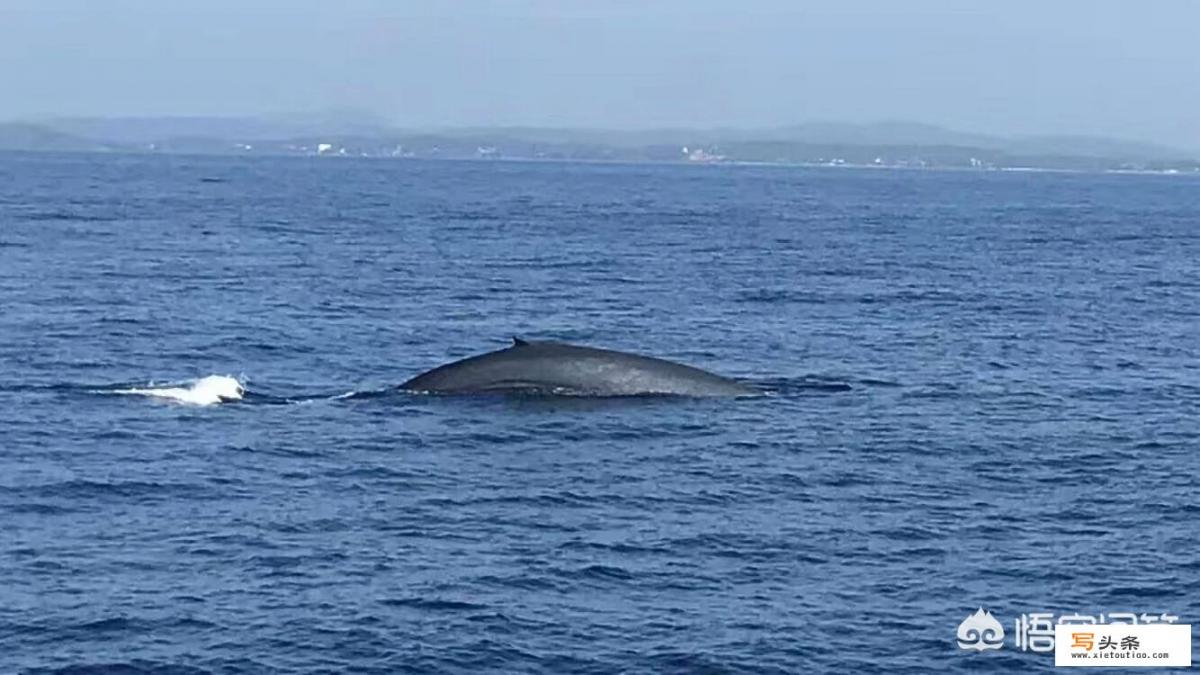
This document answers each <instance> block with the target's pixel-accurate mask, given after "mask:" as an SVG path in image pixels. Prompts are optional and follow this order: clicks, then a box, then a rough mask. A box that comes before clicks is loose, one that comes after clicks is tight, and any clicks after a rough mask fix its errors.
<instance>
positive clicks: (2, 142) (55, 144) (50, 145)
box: [0, 122, 108, 152]
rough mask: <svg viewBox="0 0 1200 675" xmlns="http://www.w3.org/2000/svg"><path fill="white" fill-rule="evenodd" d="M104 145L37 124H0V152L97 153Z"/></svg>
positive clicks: (104, 147)
mask: <svg viewBox="0 0 1200 675" xmlns="http://www.w3.org/2000/svg"><path fill="white" fill-rule="evenodd" d="M106 149H108V148H107V147H106V146H105V144H104V143H102V142H99V141H95V140H90V139H87V138H82V137H79V136H74V135H72V134H68V133H63V132H61V131H57V130H55V129H51V128H49V127H46V126H42V125H38V124H26V123H22V122H8V123H4V122H0V150H24V151H28V152H97V151H103V150H106Z"/></svg>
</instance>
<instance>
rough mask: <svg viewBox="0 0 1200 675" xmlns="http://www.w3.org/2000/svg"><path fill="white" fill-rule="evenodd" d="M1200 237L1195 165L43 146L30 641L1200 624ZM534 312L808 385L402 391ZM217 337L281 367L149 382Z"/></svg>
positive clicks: (678, 641) (798, 639)
mask: <svg viewBox="0 0 1200 675" xmlns="http://www.w3.org/2000/svg"><path fill="white" fill-rule="evenodd" d="M1198 261H1200V181H1197V180H1196V179H1194V178H1188V177H1165V176H1110V175H1085V174H1047V173H1039V174H1015V173H984V172H980V173H970V172H944V173H943V172H926V171H888V170H850V169H845V170H830V169H802V168H783V167H744V166H665V165H664V166H650V165H636V166H633V165H628V166H627V165H605V164H553V163H515V162H513V163H507V162H500V163H487V162H433V161H427V162H417V161H412V162H406V161H385V160H355V159H337V160H329V159H321V160H317V159H238V158H232V159H230V158H187V157H135V156H129V157H123V156H97V155H91V156H89V155H19V154H8V155H4V156H0V672H31V673H43V672H45V673H49V672H62V673H93V672H94V673H109V672H113V673H260V672H263V673H275V672H279V673H286V672H296V673H301V672H304V673H307V672H377V673H392V672H414V673H416V672H449V673H477V672H540V673H568V672H589V673H617V672H621V673H642V672H646V673H659V672H680V673H683V672H703V673H785V672H787V673H792V672H795V673H804V672H873V671H888V672H897V673H928V672H942V671H963V672H1012V671H1035V670H1049V669H1050V667H1051V665H1052V657H1050V656H1049V655H1047V654H1040V653H1034V652H1030V651H1023V650H1021V649H1019V648H1018V647H1017V646H1016V644H1015V642H1014V633H1015V631H1014V623H1013V622H1014V621H1015V620H1016V619H1017V618H1018V617H1019V616H1020V615H1021V614H1024V613H1030V612H1052V613H1055V614H1056V615H1062V614H1070V613H1075V612H1081V613H1084V614H1091V615H1095V614H1100V613H1111V612H1130V611H1132V612H1138V613H1151V614H1156V615H1157V614H1161V613H1163V612H1166V613H1169V614H1171V615H1175V616H1178V617H1179V622H1180V623H1189V622H1200V549H1198V548H1197V539H1198V538H1200V523H1198V518H1200V488H1197V477H1198V476H1200V331H1198V330H1197V329H1198V328H1200V263H1198ZM513 335H519V336H522V337H527V338H534V339H558V340H567V341H573V342H581V343H585V344H590V345H595V346H604V347H611V348H617V349H623V350H629V351H635V352H638V353H645V354H650V355H655V356H660V357H665V358H670V359H675V360H679V361H683V362H686V363H689V364H693V365H697V366H701V367H705V368H708V369H711V370H714V371H716V372H719V373H722V374H726V375H730V376H734V377H737V378H740V379H743V380H746V381H749V382H752V383H755V384H757V385H758V386H760V387H762V388H764V389H765V390H768V391H769V392H771V393H770V395H768V396H764V397H761V398H753V399H739V400H689V399H636V400H581V399H560V400H552V399H536V398H494V397H484V398H451V397H430V396H417V395H411V394H405V393H402V392H397V391H394V390H393V387H394V386H395V385H396V384H397V383H399V382H402V381H404V380H406V379H408V378H409V377H411V376H412V375H414V374H416V373H418V372H421V371H422V370H425V369H427V368H430V367H433V366H435V365H438V364H440V363H443V362H446V361H448V360H452V359H455V358H458V357H462V356H465V355H468V354H472V353H478V352H483V351H489V350H492V349H497V348H501V347H503V346H505V345H506V344H507V343H508V341H509V339H510V337H511V336H513ZM208 375H228V376H232V377H236V378H237V379H238V380H239V381H240V382H241V383H243V384H244V385H245V386H246V388H247V394H246V398H245V399H243V400H242V401H238V402H230V403H224V404H220V405H206V406H205V405H192V404H186V403H181V402H179V401H174V400H171V399H167V398H162V397H154V396H144V395H135V394H122V393H119V392H122V391H129V390H146V389H154V388H160V389H161V388H162V387H167V386H178V387H184V388H186V387H188V386H191V385H190V383H192V382H194V381H195V380H197V379H198V378H202V377H205V376H208ZM980 607H983V608H986V609H988V610H989V611H991V612H992V613H993V614H994V615H995V616H996V617H997V618H998V619H999V620H1000V621H1001V623H1002V625H1003V626H1004V627H1005V629H1006V631H1007V633H1008V635H1007V637H1006V642H1005V644H1004V646H1003V648H1001V649H999V650H996V651H991V652H986V653H977V652H975V651H967V650H962V649H960V648H959V647H958V646H957V643H956V640H955V634H956V633H955V631H956V629H957V627H958V625H959V623H960V622H961V621H962V620H963V619H964V618H965V617H966V616H967V615H969V614H970V613H972V612H974V611H975V610H976V609H977V608H980Z"/></svg>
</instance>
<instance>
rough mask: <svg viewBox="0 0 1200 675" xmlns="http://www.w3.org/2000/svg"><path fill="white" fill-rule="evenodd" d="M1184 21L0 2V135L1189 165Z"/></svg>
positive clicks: (1199, 144)
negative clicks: (954, 148)
mask: <svg viewBox="0 0 1200 675" xmlns="http://www.w3.org/2000/svg"><path fill="white" fill-rule="evenodd" d="M1198 27H1200V2H1192V1H1190V0H1155V1H1154V2H1134V1H1133V0H1128V1H1120V2H1117V1H1111V0H1099V1H1097V0H1058V1H1048V0H1044V1H1039V2H1033V1H1026V0H991V1H987V2H984V1H983V0H980V1H978V2H968V1H959V2H951V1H942V2H935V1H932V0H841V1H829V2H804V1H800V0H796V1H793V2H787V1H784V0H736V1H732V0H731V1H729V2H714V1H711V0H658V1H655V0H642V1H640V2H633V1H629V2H625V1H614V2H600V1H591V2H581V1H577V2H571V1H559V2H551V1H549V0H512V1H509V2H485V1H482V0H476V1H471V0H464V1H462V2H405V1H399V0H394V1H391V2H383V1H380V0H376V1H371V0H338V1H328V2H316V1H313V0H238V1H235V0H209V1H207V2H196V1H192V0H108V1H98V0H0V92H3V96H0V118H17V117H22V118H31V117H43V116H72V115H245V114H258V113H274V112H294V111H315V110H321V109H327V108H359V109H364V110H369V111H371V112H374V113H377V114H379V115H380V116H382V117H384V118H385V119H387V120H390V121H392V122H394V123H396V124H399V125H402V126H409V127H433V126H439V127H441V126H477V125H486V126H491V125H547V126H550V125H552V126H588V127H613V128H644V127H659V126H675V127H683V126H689V127H696V126H738V127H769V126H778V125H786V124H792V123H797V122H805V121H818V120H829V121H846V122H864V121H877V120H912V121H921V122H929V123H934V124H942V125H947V126H950V127H954V128H959V129H963V130H968V131H982V132H993V133H1002V134H1014V133H1020V134H1030V133H1082V134H1100V135H1107V136H1116V137H1123V138H1132V139H1143V140H1154V141H1159V142H1163V143H1168V144H1172V145H1177V146H1183V147H1188V148H1200V45H1198V44H1197V43H1198V42H1200V40H1198V36H1200V28H1198Z"/></svg>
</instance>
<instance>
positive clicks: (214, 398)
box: [106, 375, 246, 405]
mask: <svg viewBox="0 0 1200 675" xmlns="http://www.w3.org/2000/svg"><path fill="white" fill-rule="evenodd" d="M106 393H112V394H130V395H136V396H152V397H154V398H162V399H167V400H170V401H175V402H177V403H187V404H191V405H216V404H218V403H225V402H227V401H240V400H241V399H242V397H243V396H245V394H246V387H245V386H244V385H242V383H241V382H239V381H238V380H237V378H234V377H229V376H228V375H209V376H208V377H202V378H200V379H198V380H194V381H192V382H191V383H190V385H188V386H172V387H146V388H139V389H115V390H109V391H108V392H106Z"/></svg>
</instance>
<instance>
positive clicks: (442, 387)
mask: <svg viewBox="0 0 1200 675" xmlns="http://www.w3.org/2000/svg"><path fill="white" fill-rule="evenodd" d="M399 389H401V390H403V391H408V392H414V393H424V394H493V393H494V394H528V395H544V396H656V395H657V396H692V397H709V396H727V397H737V396H753V395H755V394H759V393H760V392H759V391H758V390H756V389H754V388H753V387H750V386H748V385H745V384H742V383H741V382H738V381H736V380H731V379H729V378H727V377H722V376H720V375H716V374H714V373H710V372H708V371H706V370H701V369H699V368H693V367H692V366H686V365H683V364H681V363H675V362H673V361H667V360H665V359H658V358H654V357H650V356H641V355H639V354H630V353H627V352H619V351H614V350H611V349H599V348H596V347H585V346H582V345H574V344H568V343H565V342H541V341H532V340H523V339H521V338H518V337H514V338H513V342H512V345H510V346H509V347H507V348H505V349H500V350H497V351H493V352H488V353H486V354H479V355H476V356H471V357H468V358H465V359H462V360H459V361H454V362H453V363H447V364H445V365H442V366H438V367H437V368H434V369H433V370H429V371H426V372H424V373H421V374H420V375H417V376H416V377H414V378H412V379H411V380H408V381H407V382H405V383H403V384H401V385H400V386H399Z"/></svg>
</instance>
